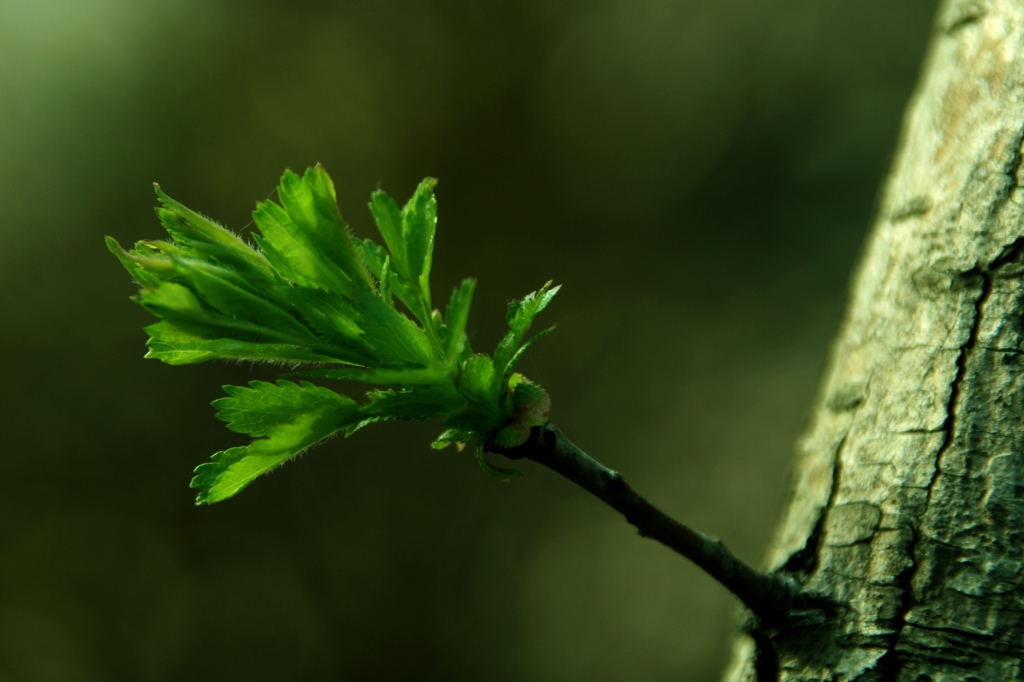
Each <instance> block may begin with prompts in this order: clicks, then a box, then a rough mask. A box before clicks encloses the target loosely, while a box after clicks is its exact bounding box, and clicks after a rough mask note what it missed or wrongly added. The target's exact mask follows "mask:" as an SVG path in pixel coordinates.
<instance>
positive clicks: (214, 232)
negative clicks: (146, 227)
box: [107, 166, 558, 503]
mask: <svg viewBox="0 0 1024 682" xmlns="http://www.w3.org/2000/svg"><path fill="white" fill-rule="evenodd" d="M435 184H436V181H434V180H432V179H430V178H428V179H426V180H424V181H423V182H422V183H420V185H419V186H418V187H417V189H416V192H415V193H414V194H413V197H412V198H411V199H410V200H409V201H408V202H407V203H406V204H405V206H404V207H402V208H401V209H399V208H398V205H397V204H396V203H395V202H394V200H392V199H391V197H389V196H388V195H387V194H385V193H384V192H383V191H378V192H375V193H374V194H373V197H372V199H371V202H370V212H371V214H372V215H373V218H374V221H375V222H376V224H377V228H378V230H379V232H380V234H381V236H382V237H383V241H384V244H385V246H386V248H385V247H384V246H381V245H380V244H378V243H376V242H374V241H373V240H371V239H365V238H357V237H353V236H351V235H350V234H349V231H348V227H347V225H345V223H344V221H343V220H342V217H341V212H340V211H339V209H338V204H337V197H336V194H335V188H334V185H333V183H332V182H331V179H330V177H329V176H328V175H327V173H326V172H325V171H324V170H323V168H321V167H319V166H317V167H315V168H312V169H309V170H307V171H306V172H305V173H304V174H303V175H298V174H296V173H292V172H291V171H286V172H285V173H284V175H283V177H282V178H281V183H280V187H279V188H278V201H279V203H278V202H274V201H266V202H263V203H261V204H259V205H258V206H257V209H256V212H255V214H254V215H255V223H256V226H257V228H258V229H259V232H260V233H259V234H257V235H254V238H255V241H256V245H257V247H258V248H254V247H252V246H250V245H249V244H247V243H246V242H245V241H244V240H242V239H241V238H240V237H238V236H237V235H235V234H234V233H232V232H230V231H229V230H227V229H225V228H223V227H221V226H220V225H217V224H216V223H214V222H213V221H211V220H209V219H207V218H205V217H203V216H201V215H200V214H198V213H196V212H194V211H192V210H190V209H188V208H186V207H185V206H183V205H182V204H180V203H178V202H177V201H175V200H174V199H171V198H170V197H169V196H167V195H166V194H165V193H163V192H162V191H161V190H160V189H159V188H157V195H158V197H159V199H160V203H161V207H160V208H158V209H157V215H158V217H159V218H160V221H161V223H162V224H163V226H164V228H165V229H166V230H167V232H168V234H169V235H170V237H171V241H169V242H157V241H141V242H138V243H136V244H135V247H134V248H133V249H131V250H125V249H123V248H121V246H120V245H118V243H117V242H116V241H114V240H113V239H110V238H108V239H107V247H108V248H109V249H110V251H111V252H112V253H113V254H114V255H115V256H116V257H117V258H118V259H119V260H120V261H121V264H122V265H123V266H124V267H125V269H126V270H128V272H129V273H130V274H131V276H132V277H133V278H134V279H135V281H136V282H138V284H139V287H140V290H139V294H138V296H137V297H136V299H135V300H137V301H138V302H139V303H140V304H141V305H142V306H143V307H144V308H146V309H147V310H149V311H150V312H152V313H153V314H154V315H156V316H157V317H158V318H160V321H159V322H157V323H156V324H152V325H150V326H148V327H147V328H146V331H147V332H148V334H149V337H150V338H149V341H148V346H149V351H148V353H147V355H146V356H147V357H151V358H157V359H160V360H162V361H163V362H165V363H168V364H172V365H175V364H191V363H197V362H205V361H207V360H214V359H226V360H240V359H245V360H250V361H270V362H278V363H288V364H293V365H294V364H309V363H315V364H317V365H321V366H320V367H317V368H315V369H314V368H308V367H307V368H306V369H303V370H300V371H297V372H296V371H293V372H292V373H291V374H289V375H288V376H293V377H303V378H306V379H308V378H319V379H326V380H343V381H358V382H361V383H364V384H368V385H376V386H383V387H386V388H384V389H378V390H373V391H370V392H369V393H368V394H366V397H365V399H364V400H363V401H362V402H358V401H356V400H353V399H352V398H349V397H347V396H344V395H341V394H339V393H335V392H334V391H331V390H330V389H328V388H325V387H322V386H318V385H316V384H313V383H310V382H309V381H300V382H294V381H287V380H280V381H278V382H277V383H269V382H265V381H254V382H252V383H251V384H250V385H249V386H248V387H238V386H229V387H225V390H226V391H227V393H228V396H227V397H225V398H221V399H220V400H217V401H215V403H214V405H215V407H216V408H217V411H218V412H217V416H218V417H219V418H221V419H223V420H224V421H226V422H227V424H228V427H229V428H230V429H232V430H234V431H238V432H240V433H245V434H247V435H249V436H251V437H253V438H255V440H253V442H252V443H250V444H249V445H247V446H243V447H234V448H229V449H227V450H223V451H221V452H218V453H216V454H215V455H214V456H213V458H212V461H210V462H207V463H206V464H202V465H200V466H199V467H198V468H197V469H196V476H195V478H194V479H193V482H192V485H193V487H195V488H196V489H198V491H199V494H198V497H197V501H198V502H199V503H211V502H216V501H219V500H224V499H227V498H229V497H231V496H232V495H234V494H236V493H237V492H238V491H240V490H242V489H243V488H245V487H246V486H247V485H249V484H250V483H251V482H252V481H253V480H254V479H255V478H257V477H258V476H260V475H262V474H264V473H266V472H268V471H270V470H271V469H273V468H274V467H276V466H279V465H280V464H282V463H283V462H286V461H288V460H289V459H291V458H293V457H295V456H296V455H298V454H299V453H301V452H302V451H304V450H306V449H307V448H309V447H310V446H312V445H315V444H316V443H318V442H320V441H322V440H324V439H326V438H329V437H330V436H331V435H333V434H335V433H338V432H342V433H345V434H351V433H353V432H355V431H357V430H358V429H360V428H362V427H363V426H366V425H368V424H372V423H375V422H381V421H391V420H399V419H401V420H422V419H433V418H436V419H440V420H441V423H442V425H443V428H444V431H443V433H442V434H441V435H440V436H439V437H438V438H437V439H436V440H435V441H434V443H433V446H434V447H443V446H444V445H446V444H448V443H451V442H455V443H458V444H460V446H461V445H462V444H465V443H467V442H469V441H473V440H475V441H477V443H478V445H477V448H476V450H477V454H478V458H479V460H480V463H481V466H483V467H484V468H485V469H487V470H488V471H490V472H491V473H494V474H495V475H500V476H503V477H507V476H509V475H511V472H508V471H505V470H499V469H496V468H494V467H492V466H491V465H489V464H488V463H487V461H486V460H485V459H483V456H482V447H483V444H484V443H491V444H495V445H504V446H507V447H508V446H514V445H515V444H518V443H520V442H522V441H523V440H524V439H525V438H526V437H527V436H528V434H529V431H530V429H531V428H533V427H534V426H539V425H541V424H542V423H544V422H545V421H546V419H547V414H548V409H549V406H550V400H549V399H548V398H547V393H546V392H544V390H543V389H542V388H540V387H539V386H538V385H536V384H534V383H532V382H530V381H528V380H526V379H525V378H524V377H522V375H518V374H514V373H513V372H512V368H513V366H514V365H515V362H516V360H518V358H519V357H520V355H521V354H522V353H523V352H524V351H525V350H526V349H527V348H528V347H529V346H530V344H532V343H533V342H534V341H535V340H536V339H537V338H539V337H540V336H542V335H543V334H545V333H546V332H547V331H549V330H545V331H544V332H541V333H540V334H536V335H534V336H533V338H531V339H527V338H526V333H527V331H528V329H529V328H530V326H531V324H532V322H533V320H534V318H535V317H536V316H537V314H538V313H540V312H541V310H543V309H544V308H545V307H546V306H547V305H548V303H549V302H550V301H551V298H552V297H553V296H554V294H555V292H556V291H557V290H558V288H557V287H552V286H551V284H550V283H548V284H546V285H545V286H544V287H542V288H541V289H540V290H539V291H537V292H534V293H532V294H530V295H528V296H526V297H525V298H523V299H522V300H521V301H515V302H513V303H512V304H511V305H510V306H509V310H508V315H507V320H508V324H509V332H508V334H506V336H505V338H504V339H503V340H502V341H501V343H500V344H498V348H497V350H496V352H495V354H494V356H493V357H490V356H487V355H479V354H476V355H474V354H473V352H472V350H471V349H470V345H469V341H468V339H467V336H466V328H467V324H468V318H469V310H470V305H471V301H472V298H473V292H474V288H475V280H472V279H466V280H463V281H462V283H461V284H460V285H459V286H458V287H456V289H455V290H454V291H453V292H452V295H451V298H450V299H449V302H448V305H447V307H446V309H445V312H444V315H442V314H441V313H440V312H439V311H438V310H435V309H433V306H432V304H431V300H432V296H431V291H430V281H429V280H430V271H431V260H432V256H433V249H434V238H435V232H436V227H437V201H436V199H435V197H434V192H433V189H434V186H435ZM399 304H400V305H401V306H403V308H402V309H401V310H400V309H399V308H398V305H399ZM403 311H404V312H403ZM406 313H409V314H408V315H407V314H406ZM410 315H411V316H410ZM324 365H326V366H324Z"/></svg>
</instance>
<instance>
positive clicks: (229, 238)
mask: <svg viewBox="0 0 1024 682" xmlns="http://www.w3.org/2000/svg"><path fill="white" fill-rule="evenodd" d="M153 188H154V189H155V190H156V195H157V198H159V200H160V203H161V206H162V208H158V209H157V211H156V214H157V217H158V218H159V219H160V223H161V224H162V225H163V226H164V229H165V230H167V233H168V234H169V235H171V237H172V238H173V239H174V240H175V241H176V242H177V243H178V244H181V245H182V246H183V247H185V248H186V249H187V251H188V253H189V254H191V255H193V256H195V257H197V258H200V259H203V260H211V261H214V262H217V263H221V264H223V265H226V266H229V267H232V268H235V269H237V270H238V271H239V272H241V273H243V274H244V275H245V276H246V277H247V278H249V279H250V280H253V281H254V283H255V282H259V283H261V284H264V283H269V282H272V281H273V279H274V277H273V273H272V268H271V266H270V263H269V262H268V261H267V259H266V258H264V257H263V255H262V254H260V253H259V252H258V251H256V250H255V249H253V248H252V247H251V246H249V245H248V244H246V243H245V241H244V240H243V239H242V238H241V237H239V236H238V235H236V234H235V233H234V232H232V231H230V230H228V229H227V228H224V227H222V226H220V225H218V224H217V223H215V222H213V221H212V220H210V219H209V218H206V217H204V216H202V215H200V214H199V213H196V212H195V211H193V210H192V209H190V208H188V207H186V206H184V205H183V204H181V203H180V202H178V201H175V200H174V199H172V198H171V197H169V196H168V195H167V194H166V193H164V192H163V191H162V190H161V189H160V186H159V185H157V184H154V185H153Z"/></svg>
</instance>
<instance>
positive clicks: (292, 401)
mask: <svg viewBox="0 0 1024 682" xmlns="http://www.w3.org/2000/svg"><path fill="white" fill-rule="evenodd" d="M224 392H225V393H227V394H228V397H227V398H218V399H217V400H214V401H213V406H214V408H216V410H217V418H218V419H220V420H221V421H225V422H227V423H228V428H229V429H231V430H232V431H237V432H238V433H244V434H246V435H249V436H269V435H271V434H272V433H273V432H274V430H275V429H276V428H277V427H279V426H282V425H284V424H287V423H289V422H291V421H294V419H295V417H296V416H297V415H300V414H307V413H315V412H324V413H328V412H329V413H330V414H332V415H333V416H334V418H336V419H337V422H338V424H344V423H347V422H349V421H351V420H352V419H354V418H355V416H356V413H357V412H358V411H359V404H358V403H356V401H354V400H352V399H351V398H349V397H348V396H344V395H341V394H339V393H335V392H334V391H332V390H330V389H328V388H324V387H323V386H317V385H316V384H312V383H310V382H308V381H303V382H300V383H295V382H294V381H285V380H283V379H281V380H278V381H277V383H269V382H266V381H252V382H249V386H248V387H245V386H225V387H224Z"/></svg>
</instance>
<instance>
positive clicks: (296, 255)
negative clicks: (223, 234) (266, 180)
mask: <svg viewBox="0 0 1024 682" xmlns="http://www.w3.org/2000/svg"><path fill="white" fill-rule="evenodd" d="M253 220H254V221H255V222H256V225H257V226H258V227H259V228H260V232H261V234H258V235H256V236H255V239H256V243H257V244H258V245H259V247H260V250H261V251H262V252H263V255H264V256H266V257H267V260H269V261H270V262H271V264H272V265H273V266H274V268H275V269H276V270H277V271H278V272H279V273H281V275H282V276H283V277H284V278H285V279H287V280H289V281H291V282H294V283H296V284H300V285H303V286H307V287H321V288H324V289H327V290H328V291H331V292H333V293H335V294H337V295H339V296H351V293H352V281H351V278H350V277H349V276H348V275H347V274H346V273H345V272H343V271H342V270H340V269H339V268H337V267H336V266H335V264H334V263H333V262H332V261H331V260H330V259H329V257H328V256H327V254H325V253H323V252H321V251H320V249H319V248H318V246H317V244H316V243H315V241H314V240H313V239H312V238H311V236H310V235H308V234H305V233H303V232H301V231H300V230H299V228H298V226H297V225H295V223H294V222H292V219H291V216H289V215H288V212H287V211H285V209H284V208H282V207H281V206H278V205H277V204H275V203H274V202H273V201H264V202H261V203H259V204H257V206H256V210H255V211H254V212H253Z"/></svg>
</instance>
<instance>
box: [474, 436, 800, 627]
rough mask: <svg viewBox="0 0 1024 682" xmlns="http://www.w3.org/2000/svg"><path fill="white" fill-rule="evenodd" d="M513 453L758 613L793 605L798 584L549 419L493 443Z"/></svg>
mask: <svg viewBox="0 0 1024 682" xmlns="http://www.w3.org/2000/svg"><path fill="white" fill-rule="evenodd" d="M493 449H494V450H495V451H497V452H499V453H500V454H502V455H504V456H506V457H509V458H511V459H529V460H533V461H534V462H537V463H538V464H543V465H544V466H546V467H548V468H549V469H552V470H553V471H556V472H557V473H559V474H561V475H562V476H564V477H565V478H567V479H569V480H570V481H572V482H573V483H575V484H576V485H578V486H580V487H581V488H583V489H584V490H586V491H588V492H590V493H591V494H593V495H594V496H596V497H597V498H599V499H600V500H602V501H603V502H604V503H605V504H607V505H608V506H610V507H612V508H613V509H615V510H616V511H618V512H620V513H621V514H622V515H623V516H625V517H626V520H627V521H628V522H629V523H630V524H632V525H633V526H635V527H636V529H637V531H639V533H640V535H641V536H643V537H649V538H652V539H654V540H657V541H658V542H660V543H662V544H664V545H665V546H667V547H669V548H670V549H673V550H675V551H676V552H678V553H679V554H682V555H683V556H684V557H686V558H687V559H689V560H691V561H693V562H694V563H695V564H697V565H698V566H700V567H701V568H702V569H704V570H705V571H706V572H707V573H708V574H709V575H710V576H711V577H712V578H714V579H715V580H717V581H718V582H719V583H721V584H722V585H723V586H725V588H726V589H728V590H729V591H730V592H732V593H733V594H734V595H736V596H737V597H738V598H739V599H740V601H742V602H743V603H744V604H745V605H746V606H747V608H749V609H750V610H751V611H752V612H753V613H754V614H755V615H756V616H758V617H759V618H760V619H762V620H764V621H768V622H781V621H783V620H785V619H786V618H787V617H788V615H789V614H790V612H791V610H792V609H793V607H794V606H795V605H796V602H797V597H798V588H797V586H796V584H795V583H794V582H793V581H791V580H790V579H788V578H786V577H785V576H782V575H779V574H774V573H764V572H761V571H758V570H757V569H755V568H752V567H751V566H749V565H747V564H746V563H744V562H743V561H742V560H741V559H739V558H738V557H737V556H736V555H735V554H733V553H732V552H730V551H729V549H728V548H726V546H725V545H724V544H722V542H721V540H717V539H712V538H709V537H708V536H706V535H704V534H703V533H701V532H699V531H697V530H694V529H692V528H690V527H689V526H687V525H686V524H684V523H681V522H679V521H677V520H676V519H674V518H672V517H671V516H669V515H668V514H666V513H665V512H663V511H661V510H660V509H658V508H657V507H655V506H654V505H653V504H652V503H651V502H649V501H648V500H647V499H645V498H644V497H643V496H641V495H640V494H638V493H637V492H636V491H635V490H633V488H631V487H630V486H629V484H628V483H626V481H625V480H624V479H623V478H622V476H621V475H620V474H619V473H618V472H617V471H613V470H611V469H609V468H608V467H606V466H604V465H603V464H601V463H600V462H598V461H596V460H595V459H594V458H592V457H591V456H590V455H588V454H587V453H585V452H584V451H583V450H581V449H580V448H579V447H578V446H577V445H576V444H575V443H573V442H572V441H570V440H569V439H568V438H566V437H565V435H564V434H563V433H562V432H561V431H560V430H559V429H558V427H556V426H555V425H553V424H548V425H546V426H543V427H540V428H537V429H534V430H533V432H532V434H531V436H530V439H529V440H528V441H527V442H526V443H524V444H523V445H520V446H519V447H516V448H511V449H504V448H493Z"/></svg>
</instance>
